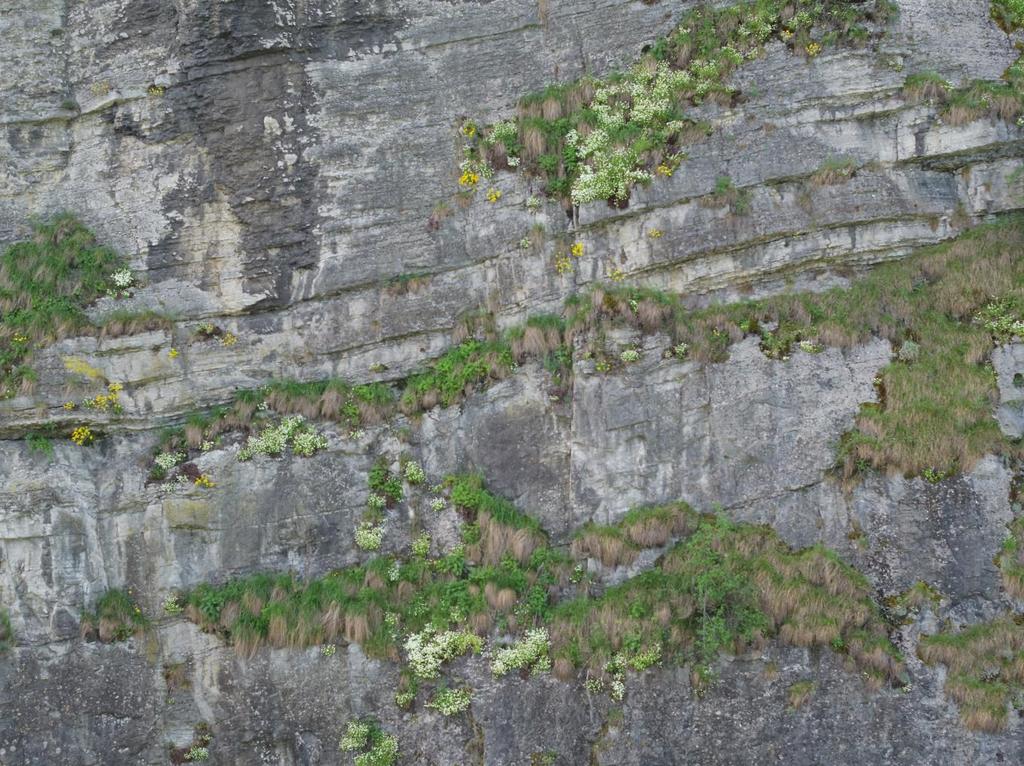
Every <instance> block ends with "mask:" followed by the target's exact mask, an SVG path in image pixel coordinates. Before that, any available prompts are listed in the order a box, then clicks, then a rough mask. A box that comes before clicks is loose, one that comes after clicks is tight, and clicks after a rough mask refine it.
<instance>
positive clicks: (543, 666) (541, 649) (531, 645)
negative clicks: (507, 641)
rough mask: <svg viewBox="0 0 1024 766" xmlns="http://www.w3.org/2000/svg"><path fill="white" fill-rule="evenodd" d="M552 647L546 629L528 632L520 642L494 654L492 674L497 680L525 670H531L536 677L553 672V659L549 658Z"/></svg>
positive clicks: (535, 629)
mask: <svg viewBox="0 0 1024 766" xmlns="http://www.w3.org/2000/svg"><path fill="white" fill-rule="evenodd" d="M550 647H551V642H550V641H549V640H548V631H547V629H546V628H534V629H533V630H528V631H526V635H525V636H523V638H522V639H521V640H520V641H516V643H514V644H512V646H509V647H507V648H505V649H499V650H498V651H496V652H495V653H494V657H493V659H492V660H491V673H493V674H494V677H495V678H500V677H501V676H503V675H505V674H506V673H509V672H511V671H513V670H521V669H523V668H529V669H530V672H531V673H533V674H534V675H536V674H537V673H546V672H547V671H549V670H551V658H550V657H549V656H548V649H549V648H550Z"/></svg>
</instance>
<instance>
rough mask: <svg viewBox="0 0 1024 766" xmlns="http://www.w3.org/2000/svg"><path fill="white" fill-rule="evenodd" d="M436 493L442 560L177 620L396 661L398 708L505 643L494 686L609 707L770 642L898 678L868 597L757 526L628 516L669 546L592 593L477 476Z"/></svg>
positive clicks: (236, 591) (262, 594)
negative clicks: (663, 669)
mask: <svg viewBox="0 0 1024 766" xmlns="http://www.w3.org/2000/svg"><path fill="white" fill-rule="evenodd" d="M444 485H445V486H446V487H447V491H448V495H449V499H450V502H451V505H452V507H453V508H454V509H455V511H457V512H458V513H459V514H460V515H461V517H462V519H463V526H462V534H463V541H464V542H463V544H460V545H459V546H457V547H456V548H455V549H453V550H451V551H449V552H448V553H447V554H445V555H443V556H441V557H438V558H428V557H427V556H426V555H425V552H423V551H421V552H420V553H421V554H424V555H413V556H412V557H410V558H408V559H405V560H400V559H395V558H392V557H387V556H384V557H376V558H373V559H371V560H370V561H369V562H368V563H366V564H365V565H362V566H356V567H350V568H347V569H343V570H338V571H334V572H331V573H330V574H328V575H326V576H325V577H322V578H319V579H315V580H309V581H301V580H299V579H298V578H296V577H295V576H294V575H292V574H278V575H272V574H257V575H252V576H249V577H245V578H240V579H236V580H232V581H229V582H227V583H224V584H222V585H201V586H199V587H197V588H195V589H194V590H192V591H191V592H190V593H188V594H186V595H185V597H184V603H185V605H186V606H185V614H186V616H187V617H188V618H189V619H190V620H192V621H194V622H196V623H197V624H198V625H199V626H200V627H201V628H203V629H204V630H207V631H210V632H214V633H218V634H219V635H221V636H223V637H224V638H225V639H226V640H228V641H230V642H231V643H232V644H233V645H234V646H235V648H236V649H237V650H238V651H239V652H240V653H241V654H243V655H246V656H250V655H252V654H253V653H254V652H255V651H256V650H257V649H258V648H259V647H260V646H261V645H264V644H269V645H271V646H275V647H290V648H301V647H306V646H310V645H316V644H327V645H330V646H333V642H335V641H347V642H350V643H358V644H360V645H361V646H362V647H363V650H364V651H365V652H367V653H368V654H369V655H371V656H374V657H382V658H390V659H392V660H395V661H399V660H403V659H404V660H405V661H406V662H407V663H408V665H407V669H406V671H404V674H405V675H404V676H403V677H404V678H405V679H406V680H405V682H404V686H403V689H402V690H401V691H400V692H399V699H400V704H401V705H402V706H408V705H409V704H412V701H413V700H414V699H415V697H416V694H417V692H418V690H419V689H420V684H421V683H424V682H433V681H436V680H437V679H438V678H439V677H440V671H441V667H442V665H443V664H444V663H446V662H448V661H450V660H452V659H454V658H456V657H458V656H461V655H462V654H465V653H467V652H474V653H475V652H479V651H480V650H481V648H482V646H483V640H484V639H486V638H487V637H493V636H500V635H505V634H508V633H512V634H518V635H520V637H521V640H519V641H518V642H517V643H515V644H513V645H512V646H511V647H509V648H507V649H500V650H498V651H497V652H494V651H492V656H493V657H494V658H495V659H494V667H493V671H494V673H495V675H503V674H504V673H506V672H509V670H511V669H516V668H518V669H520V671H521V672H524V673H525V672H535V673H536V672H545V671H546V670H547V669H548V668H552V669H553V670H554V672H555V674H556V675H558V676H559V677H561V678H564V679H571V678H576V677H578V676H579V675H580V674H581V673H583V674H584V675H585V677H586V679H587V684H588V688H591V689H592V690H607V691H609V692H610V693H611V694H612V696H613V697H620V696H621V693H622V692H623V691H624V686H623V683H624V678H625V673H626V671H627V669H630V668H632V669H634V670H641V669H643V668H645V667H648V666H650V665H652V664H655V663H659V662H663V661H673V662H680V663H691V664H692V665H693V667H694V673H695V676H694V678H695V681H696V682H697V683H698V684H704V683H706V682H707V681H708V680H709V679H710V677H711V674H712V670H711V666H712V663H713V661H714V659H715V657H716V655H717V654H718V652H720V651H727V652H740V651H743V650H744V649H745V648H748V647H752V646H757V645H760V644H761V643H763V642H765V641H767V640H770V639H777V640H779V641H781V642H783V643H785V644H789V645H794V646H805V647H811V646H821V647H827V648H830V649H831V650H832V651H835V652H838V653H839V654H841V655H843V656H844V657H847V658H848V659H849V661H850V665H851V667H852V668H857V669H859V670H860V671H861V672H862V673H863V674H864V675H865V677H866V678H867V679H868V680H869V682H870V683H871V684H874V685H877V684H881V683H894V682H896V681H897V679H899V678H900V676H901V673H902V663H901V661H900V657H899V655H898V653H897V652H896V650H895V649H894V647H893V646H892V644H891V643H890V642H889V640H888V633H887V630H888V628H887V625H886V623H885V621H884V620H883V618H882V616H881V612H880V611H879V609H878V607H877V606H876V605H875V603H874V602H873V600H872V597H871V589H870V587H869V584H868V583H867V581H866V580H865V579H864V578H863V577H862V576H861V575H859V574H858V573H857V572H856V571H854V570H853V569H852V568H850V567H849V566H847V565H845V564H844V563H842V562H841V561H840V560H839V559H838V558H837V557H836V556H835V555H834V554H832V553H831V552H829V551H827V550H825V549H823V548H820V547H815V548H810V549H806V550H802V551H794V550H792V549H790V548H789V547H788V546H786V545H785V544H784V543H782V542H781V541H780V540H779V538H778V536H777V535H776V534H775V533H774V532H773V531H771V530H770V529H768V528H765V527H756V526H752V525H748V524H733V523H730V522H728V521H727V520H725V519H723V518H716V517H711V516H700V515H698V514H696V513H694V512H693V511H692V510H690V509H689V508H688V507H687V506H685V504H674V505H670V506H665V507H659V508H647V509H637V510H636V511H634V512H632V513H631V515H630V517H627V519H625V520H624V521H623V523H622V524H621V525H620V529H621V530H623V534H626V535H629V536H630V539H632V540H636V541H637V544H641V545H654V544H658V543H659V541H660V542H669V541H670V538H667V537H666V535H668V536H671V537H674V536H680V537H681V538H682V539H681V541H680V542H678V543H677V544H676V545H675V546H674V547H673V548H672V549H671V550H670V551H669V553H668V554H667V555H665V556H664V557H663V559H662V560H660V561H659V562H658V564H657V565H656V566H655V567H654V568H652V569H650V570H648V571H645V572H644V573H642V574H640V575H638V576H636V577H633V578H632V579H630V580H628V581H626V582H625V583H623V584H621V585H618V586H615V587H611V588H608V589H606V590H604V591H603V592H600V589H597V588H596V586H591V585H590V584H589V583H588V582H587V581H586V578H585V576H584V574H583V568H582V567H579V566H577V567H574V566H573V563H572V561H571V560H570V559H569V558H568V557H566V556H565V555H564V554H563V553H561V552H560V551H558V550H556V549H554V548H552V547H551V546H550V545H549V543H548V540H547V535H546V534H545V533H544V531H543V530H542V529H541V528H540V526H539V524H538V523H537V522H536V520H535V519H532V518H531V517H529V516H527V515H525V514H522V513H521V512H520V511H518V510H517V509H515V508H514V507H513V506H512V505H511V504H510V503H508V502H507V501H505V500H503V499H501V498H499V497H496V496H495V495H493V494H491V493H490V492H488V491H487V490H486V488H485V487H484V485H483V482H482V480H481V479H480V478H479V477H477V476H472V475H469V476H452V477H449V478H448V479H447V480H446V481H445V483H444ZM549 652H550V659H549ZM325 654H327V652H325ZM441 688H442V689H443V688H445V687H443V686H442V687H441Z"/></svg>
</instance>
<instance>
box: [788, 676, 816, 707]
mask: <svg viewBox="0 0 1024 766" xmlns="http://www.w3.org/2000/svg"><path fill="white" fill-rule="evenodd" d="M815 687H816V684H815V683H814V681H797V682H796V683H794V684H792V685H790V687H789V689H787V690H786V697H787V699H788V700H789V709H790V710H799V709H800V708H802V707H803V706H804V705H805V704H806V703H807V701H808V700H809V699H810V698H811V695H812V694H814V689H815Z"/></svg>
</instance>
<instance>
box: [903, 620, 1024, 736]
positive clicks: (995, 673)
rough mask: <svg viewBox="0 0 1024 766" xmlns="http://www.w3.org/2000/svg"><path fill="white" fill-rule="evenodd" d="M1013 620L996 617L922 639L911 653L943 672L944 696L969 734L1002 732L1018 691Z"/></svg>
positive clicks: (1020, 674) (1020, 654)
mask: <svg viewBox="0 0 1024 766" xmlns="http://www.w3.org/2000/svg"><path fill="white" fill-rule="evenodd" d="M1019 621H1020V618H1019V617H1018V616H1013V617H1011V616H1006V617H1000V618H997V619H995V620H992V621H990V622H986V623H982V624H980V625H973V626H971V627H968V628H964V629H963V630H961V631H959V632H957V633H954V632H951V631H946V632H942V633H938V634H936V635H934V636H924V637H922V638H921V642H920V644H919V645H918V649H917V653H918V655H920V657H921V659H922V660H924V661H925V662H926V663H927V664H929V665H934V664H942V665H945V666H946V667H947V668H948V675H947V677H946V694H947V695H948V696H949V697H950V698H951V699H953V700H954V701H955V702H956V703H957V704H958V705H959V706H960V718H961V720H962V721H963V723H964V725H965V726H966V727H967V728H969V729H973V730H975V731H987V732H997V731H1002V730H1003V729H1004V728H1006V721H1007V711H1008V707H1009V703H1010V701H1011V700H1012V699H1013V698H1014V697H1015V696H1016V695H1018V694H1020V693H1022V692H1024V627H1022V626H1021V624H1020V622H1019Z"/></svg>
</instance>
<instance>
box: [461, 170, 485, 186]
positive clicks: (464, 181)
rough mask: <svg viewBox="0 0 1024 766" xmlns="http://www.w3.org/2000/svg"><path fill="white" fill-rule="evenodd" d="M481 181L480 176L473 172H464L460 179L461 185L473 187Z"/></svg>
mask: <svg viewBox="0 0 1024 766" xmlns="http://www.w3.org/2000/svg"><path fill="white" fill-rule="evenodd" d="M479 180H480V176H479V175H478V174H477V173H474V172H473V171H472V170H464V171H462V175H461V176H460V177H459V185H460V186H470V187H473V186H476V184H477V182H478V181H479Z"/></svg>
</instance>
